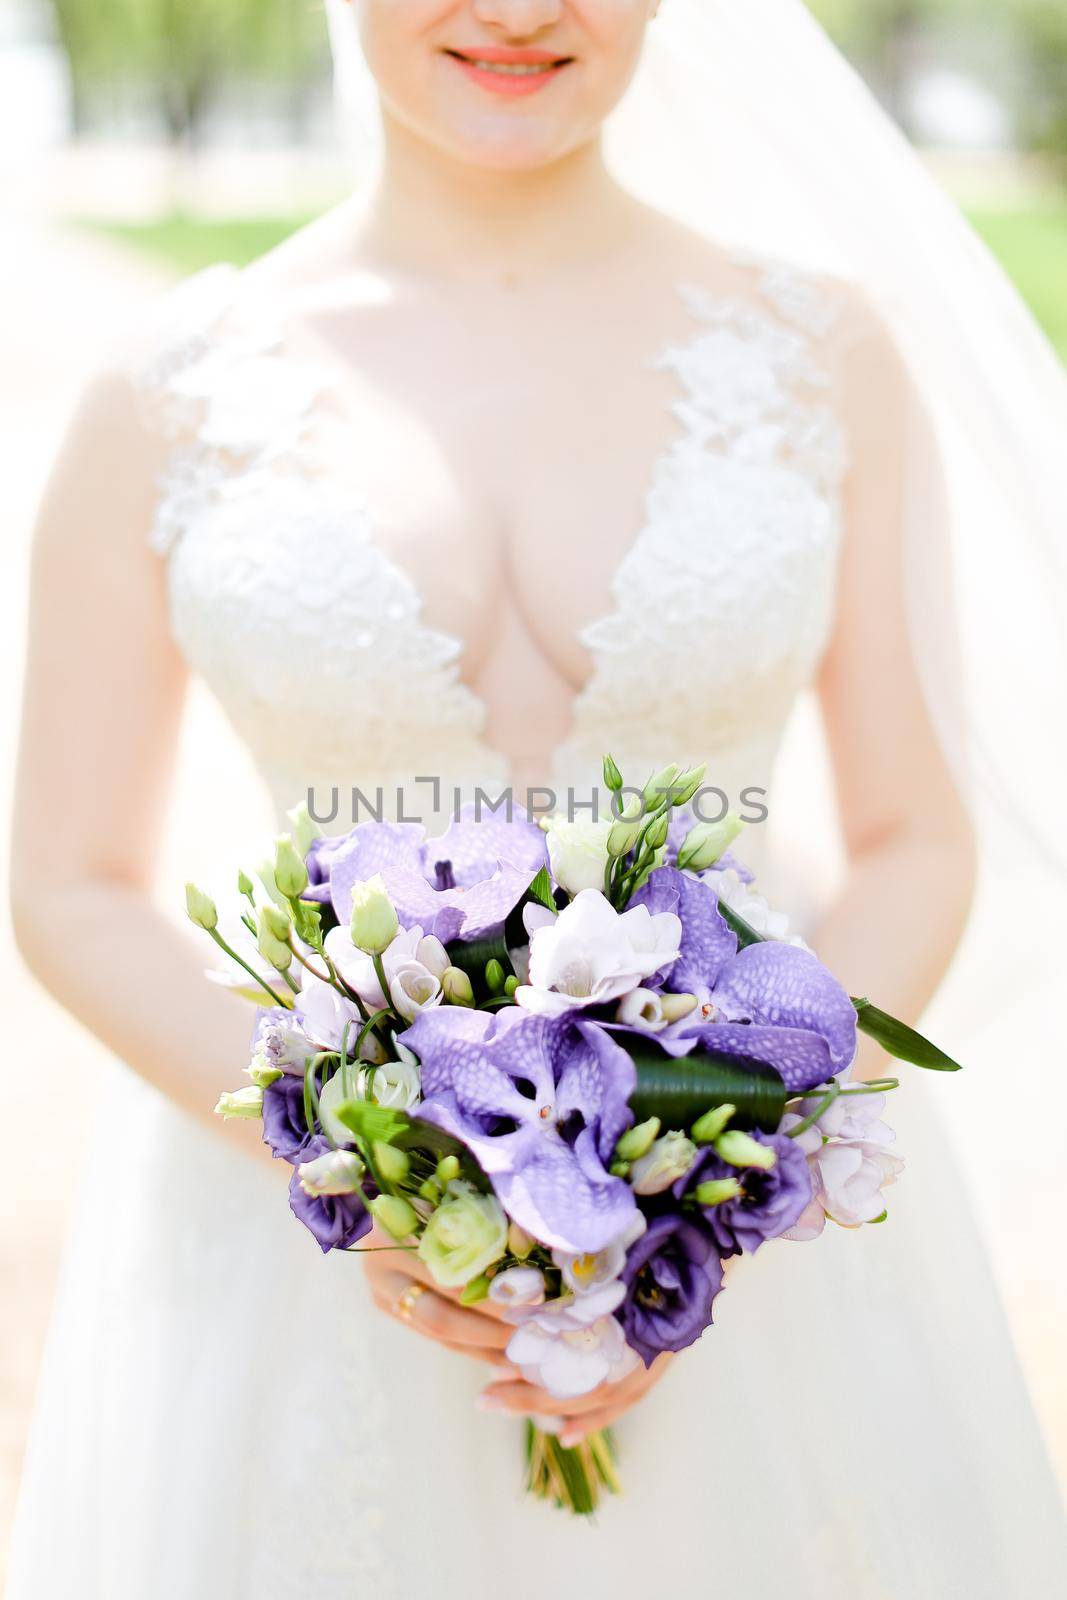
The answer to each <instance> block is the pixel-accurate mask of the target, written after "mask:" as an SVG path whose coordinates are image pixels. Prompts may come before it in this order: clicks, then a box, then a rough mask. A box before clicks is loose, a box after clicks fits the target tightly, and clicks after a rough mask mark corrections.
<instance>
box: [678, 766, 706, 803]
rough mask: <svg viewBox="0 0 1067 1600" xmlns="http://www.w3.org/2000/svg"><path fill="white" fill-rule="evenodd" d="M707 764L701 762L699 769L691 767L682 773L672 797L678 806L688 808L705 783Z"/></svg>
mask: <svg viewBox="0 0 1067 1600" xmlns="http://www.w3.org/2000/svg"><path fill="white" fill-rule="evenodd" d="M707 770H708V768H707V763H706V762H701V764H700V766H699V767H689V768H687V769H686V771H685V772H683V773H680V774H679V776H678V780H677V782H676V783H674V784H673V785H672V795H673V799H674V804H675V805H676V806H687V805H688V804H689V802H690V800H692V798H693V796H694V795H695V794H696V792H697V790H698V789H699V788H700V785H701V784H702V783H703V782H704V774H705V773H706V772H707Z"/></svg>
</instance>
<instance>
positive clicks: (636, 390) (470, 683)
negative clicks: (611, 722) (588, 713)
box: [158, 294, 842, 738]
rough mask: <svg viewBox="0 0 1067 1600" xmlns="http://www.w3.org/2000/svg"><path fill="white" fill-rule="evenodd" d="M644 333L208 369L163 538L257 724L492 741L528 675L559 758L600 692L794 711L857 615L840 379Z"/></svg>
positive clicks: (215, 652)
mask: <svg viewBox="0 0 1067 1600" xmlns="http://www.w3.org/2000/svg"><path fill="white" fill-rule="evenodd" d="M618 331H619V336H618V337H612V330H604V336H603V337H600V338H589V339H586V340H584V341H583V342H582V345H581V348H580V349H579V348H575V349H572V350H571V351H570V352H569V353H568V354H567V356H566V359H563V357H562V356H561V355H560V353H559V351H558V350H557V351H556V352H555V353H552V354H550V353H547V352H546V353H545V355H544V358H543V359H532V358H531V354H530V350H531V347H530V344H529V341H528V340H527V341H515V344H514V345H513V346H511V347H509V346H508V344H507V342H506V341H505V342H504V343H503V344H502V345H501V344H500V343H499V342H497V344H496V347H495V357H494V354H493V352H492V349H491V347H490V346H489V345H484V346H479V345H478V343H477V341H473V342H470V343H467V342H465V341H464V340H463V339H462V338H455V339H453V340H452V341H451V342H449V341H448V340H445V341H444V342H443V344H442V345H440V346H439V347H438V348H435V349H433V350H431V351H428V350H427V349H426V348H425V346H420V342H419V341H418V340H417V339H415V340H408V341H401V342H398V341H395V340H394V341H392V343H391V344H390V343H389V342H388V340H386V341H384V342H383V343H382V345H381V346H380V347H377V348H376V347H375V344H374V341H373V340H367V339H366V338H364V339H363V340H362V341H361V351H360V359H359V362H358V365H357V364H356V361H355V360H353V361H351V362H347V361H346V362H341V363H337V362H335V361H327V360H326V359H325V345H324V344H323V342H322V341H318V342H316V341H312V342H310V343H308V342H306V341H305V342H303V343H302V344H297V345H296V346H294V342H293V341H292V340H291V339H286V338H284V337H283V336H282V334H281V333H280V331H279V330H276V329H274V330H268V329H267V328H266V327H262V328H260V329H259V331H258V332H257V334H256V335H255V336H249V337H246V338H245V339H244V340H243V341H242V340H234V341H232V342H213V343H211V344H209V345H207V346H206V347H205V350H204V354H203V358H202V359H201V360H194V361H191V362H188V361H187V362H185V363H184V364H183V366H182V367H181V369H180V370H178V371H177V372H176V373H175V375H174V376H173V377H172V378H171V380H170V386H171V388H172V390H173V392H174V401H175V411H176V414H177V415H178V425H177V429H176V431H177V433H178V436H179V442H178V444H177V445H176V449H175V453H174V456H173V458H172V461H171V464H170V468H169V471H168V474H167V476H166V478H165V481H164V484H163V492H162V495H161V502H160V524H159V530H158V538H159V542H160V544H161V545H165V546H168V547H169V552H170V554H169V561H170V575H169V582H170V592H171V605H172V616H173V621H174V627H175V633H176V636H177V637H178V640H179V643H180V644H181V645H182V646H183V648H184V649H185V651H186V654H187V655H188V656H189V657H190V659H191V660H192V662H193V664H194V665H195V666H197V667H199V668H200V669H201V670H202V671H203V672H204V673H205V675H206V676H207V677H208V678H209V680H211V681H212V682H213V683H215V686H216V687H217V688H218V689H219V692H220V694H221V695H222V697H223V698H224V699H228V700H229V701H230V703H231V710H232V711H233V712H234V714H235V720H237V721H238V722H239V723H240V722H241V720H242V717H241V711H242V705H241V702H242V701H243V702H244V707H243V709H245V710H247V709H248V706H249V705H250V704H254V705H255V706H258V707H260V708H265V707H267V706H268V705H273V706H274V707H277V706H289V707H291V708H293V710H294V711H296V710H297V709H299V711H300V713H301V714H302V715H303V716H304V717H305V719H306V720H307V721H308V722H309V723H311V724H315V723H316V722H325V719H327V718H336V717H337V716H338V715H339V714H343V713H345V712H347V713H348V714H349V715H354V716H357V717H362V718H364V719H366V717H367V716H370V715H372V714H375V715H378V716H380V715H381V714H382V708H383V705H385V706H386V707H388V706H389V705H390V704H391V705H392V706H393V709H394V713H395V715H396V716H397V717H405V716H406V717H408V718H409V720H410V719H411V717H412V703H413V700H414V699H416V698H420V697H421V699H422V700H424V701H425V702H427V703H428V704H430V705H432V706H435V707H436V711H435V712H434V716H435V717H436V720H437V723H438V725H439V726H446V725H447V724H448V723H449V721H450V720H451V719H452V718H458V719H459V720H460V721H464V722H465V725H466V726H467V728H468V731H470V730H472V729H474V727H475V726H476V724H478V723H480V722H482V721H484V717H483V715H482V713H483V712H484V709H485V707H486V706H488V708H489V712H490V720H491V721H492V722H497V720H498V719H497V718H496V717H494V715H493V713H494V699H495V697H496V695H495V692H496V689H497V688H499V687H500V686H501V685H502V684H506V683H508V682H510V685H511V688H510V691H504V693H505V698H508V696H509V694H510V701H511V705H512V708H513V709H514V706H515V694H516V691H515V684H516V682H517V681H518V680H519V679H520V678H521V679H522V681H523V683H524V686H525V687H526V688H528V689H529V690H530V694H529V696H528V698H529V700H530V702H531V704H532V703H538V702H544V703H546V704H548V705H549V706H551V703H552V702H553V701H554V700H555V701H558V703H559V706H560V714H559V716H557V717H556V719H555V725H554V727H553V728H551V729H550V730H549V731H550V734H551V735H554V736H558V737H560V738H561V737H562V736H563V734H564V733H565V732H566V723H567V718H568V715H569V713H570V711H571V709H573V710H574V712H575V714H576V720H579V718H578V713H580V712H581V710H582V703H581V702H582V696H583V695H584V696H586V697H587V698H588V700H589V701H591V703H592V704H593V705H599V706H600V707H601V709H602V711H603V712H606V711H607V709H608V707H607V702H610V701H611V700H612V699H613V698H614V700H615V702H616V706H618V704H620V703H621V702H622V701H624V700H625V701H626V702H627V703H629V704H630V705H631V707H632V708H633V709H634V710H635V711H636V710H638V709H639V705H638V704H635V700H634V696H635V694H636V693H637V691H638V690H640V693H641V695H643V696H644V698H645V699H647V697H648V693H649V689H650V686H651V685H653V684H655V685H656V687H657V689H658V691H659V692H661V693H663V694H671V693H677V692H680V691H681V690H682V688H683V686H684V687H686V688H687V690H688V686H691V685H692V684H693V683H694V682H700V683H702V684H703V685H704V686H705V688H704V698H705V700H706V701H707V702H709V703H711V704H713V703H714V701H715V699H716V697H717V696H722V695H724V694H729V693H732V692H733V691H734V690H735V689H736V687H737V685H739V684H743V685H744V686H745V695H746V697H747V699H748V700H749V701H750V702H752V704H753V706H754V707H758V706H762V708H763V714H764V715H765V716H766V715H769V714H774V715H777V714H778V712H779V710H780V704H779V703H780V702H782V701H783V700H786V699H788V698H789V697H790V696H791V695H792V694H793V693H795V689H796V686H797V682H798V681H799V680H801V679H802V678H803V677H804V676H805V674H806V673H807V672H808V671H809V670H810V667H811V664H812V661H813V659H814V657H815V655H816V654H817V652H818V650H819V648H820V647H821V644H822V642H823V639H824V637H825V632H826V628H827V625H828V619H829V613H830V605H831V599H832V587H833V572H834V565H835V560H836V552H837V542H838V536H839V526H838V523H839V516H838V503H837V497H838V485H839V480H840V476H841V470H842V454H841V438H840V428H839V425H838V419H837V418H836V417H835V415H834V411H833V406H832V397H831V395H830V393H829V386H828V383H827V380H826V377H825V374H823V373H822V372H821V371H820V370H819V367H818V365H817V363H815V362H814V361H813V359H812V355H811V350H810V347H809V343H808V341H807V340H806V339H805V338H804V337H803V336H802V335H801V334H800V333H799V332H797V331H795V330H790V329H788V328H786V327H783V326H781V325H780V324H779V323H778V322H776V321H774V320H772V319H770V318H768V317H766V316H764V315H762V314H761V313H760V312H758V311H756V310H753V309H752V308H750V307H745V306H737V305H727V304H725V303H722V302H715V301H710V300H705V299H703V298H702V297H700V296H699V295H696V294H694V295H692V296H691V297H690V299H689V303H688V316H687V317H685V318H684V319H682V320H681V321H680V322H679V336H678V337H677V338H675V339H668V340H666V341H664V342H661V343H660V345H659V346H658V347H657V346H656V345H654V344H653V345H651V346H646V347H645V348H644V349H642V348H641V345H640V342H639V341H638V343H637V344H636V346H635V343H634V341H633V340H632V339H629V338H627V337H626V330H625V329H620V330H618ZM487 351H488V352H489V353H488V354H487V353H486V352H487ZM583 686H584V687H583ZM472 690H475V691H476V695H477V699H476V700H475V697H474V696H473V695H472V692H471V691H472ZM576 691H577V692H578V704H577V705H576V706H574V707H573V708H572V706H571V702H572V700H573V697H574V696H575V692H576ZM705 716H706V717H708V716H710V717H711V718H712V720H714V716H713V713H711V712H705ZM415 720H416V721H418V720H419V719H417V718H416V719H415ZM549 722H552V717H551V715H549Z"/></svg>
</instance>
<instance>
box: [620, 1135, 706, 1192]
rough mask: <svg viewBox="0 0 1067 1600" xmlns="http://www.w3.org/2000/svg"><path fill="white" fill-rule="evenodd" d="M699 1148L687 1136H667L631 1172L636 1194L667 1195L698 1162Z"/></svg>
mask: <svg viewBox="0 0 1067 1600" xmlns="http://www.w3.org/2000/svg"><path fill="white" fill-rule="evenodd" d="M696 1154H697V1147H696V1145H695V1144H694V1143H693V1141H692V1139H687V1138H686V1136H685V1134H684V1133H681V1132H679V1131H677V1130H676V1131H674V1132H673V1133H665V1134H663V1135H662V1137H661V1138H659V1139H657V1140H656V1141H655V1143H654V1144H653V1146H652V1148H651V1149H650V1150H649V1151H647V1152H646V1154H645V1155H643V1156H640V1157H639V1158H638V1160H636V1161H635V1162H634V1164H633V1166H632V1167H631V1168H630V1183H631V1185H632V1187H633V1191H634V1193H635V1194H643V1195H650V1194H663V1193H665V1191H666V1190H668V1189H669V1188H670V1186H671V1184H672V1183H677V1182H678V1179H679V1178H684V1177H685V1175H686V1173H687V1172H688V1171H689V1168H690V1167H691V1166H692V1165H693V1162H694V1161H695V1160H696Z"/></svg>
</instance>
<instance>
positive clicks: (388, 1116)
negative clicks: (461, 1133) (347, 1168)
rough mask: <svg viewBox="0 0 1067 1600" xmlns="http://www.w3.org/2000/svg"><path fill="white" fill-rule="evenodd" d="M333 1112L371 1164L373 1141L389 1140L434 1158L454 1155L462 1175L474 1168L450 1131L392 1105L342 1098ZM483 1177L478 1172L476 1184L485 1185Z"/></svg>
mask: <svg viewBox="0 0 1067 1600" xmlns="http://www.w3.org/2000/svg"><path fill="white" fill-rule="evenodd" d="M334 1115H335V1116H336V1117H337V1118H338V1120H339V1121H341V1122H343V1123H344V1125H345V1127H346V1128H347V1129H348V1131H349V1132H350V1133H351V1134H352V1135H353V1136H354V1137H355V1140H356V1142H357V1144H358V1145H359V1147H360V1154H361V1155H363V1156H364V1159H365V1160H367V1162H368V1165H371V1164H372V1163H373V1160H374V1144H375V1141H380V1142H381V1143H382V1144H391V1145H393V1146H395V1148H396V1149H398V1150H422V1151H426V1152H428V1153H429V1154H430V1155H432V1156H433V1157H434V1159H435V1161H438V1160H440V1159H441V1157H442V1156H456V1157H457V1159H458V1160H459V1161H460V1162H461V1163H462V1165H463V1176H464V1177H465V1178H472V1181H473V1174H474V1173H475V1172H477V1168H476V1166H475V1164H474V1163H473V1161H472V1158H471V1156H470V1155H469V1153H468V1151H467V1148H466V1146H465V1145H462V1144H460V1142H459V1140H458V1139H453V1137H452V1135H451V1134H450V1133H445V1131H444V1129H443V1128H438V1127H436V1126H435V1125H434V1123H432V1122H423V1121H422V1120H421V1119H420V1118H419V1117H413V1116H411V1115H410V1113H409V1112H407V1111H397V1110H396V1109H395V1108H393V1107H392V1106H378V1105H375V1104H374V1102H373V1101H372V1100H345V1101H343V1102H342V1104H341V1105H339V1106H338V1107H337V1110H336V1111H335V1113H334ZM485 1186H486V1185H485V1179H484V1178H483V1177H481V1174H480V1172H479V1173H478V1187H479V1188H481V1189H484V1188H485Z"/></svg>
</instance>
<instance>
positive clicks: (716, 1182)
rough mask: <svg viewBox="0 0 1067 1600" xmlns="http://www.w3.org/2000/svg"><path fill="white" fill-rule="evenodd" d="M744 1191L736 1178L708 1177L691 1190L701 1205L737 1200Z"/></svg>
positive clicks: (719, 1204) (718, 1204) (714, 1204)
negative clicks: (704, 1181)
mask: <svg viewBox="0 0 1067 1600" xmlns="http://www.w3.org/2000/svg"><path fill="white" fill-rule="evenodd" d="M744 1192H745V1191H744V1189H743V1188H742V1187H741V1184H740V1183H739V1181H738V1180H737V1178H709V1179H708V1181H707V1182H706V1183H698V1184H697V1186H696V1188H695V1189H694V1190H693V1194H694V1195H695V1197H696V1201H697V1204H698V1205H701V1206H721V1205H722V1204H723V1203H724V1202H725V1201H727V1200H739V1199H740V1198H741V1196H742V1195H743V1194H744Z"/></svg>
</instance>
